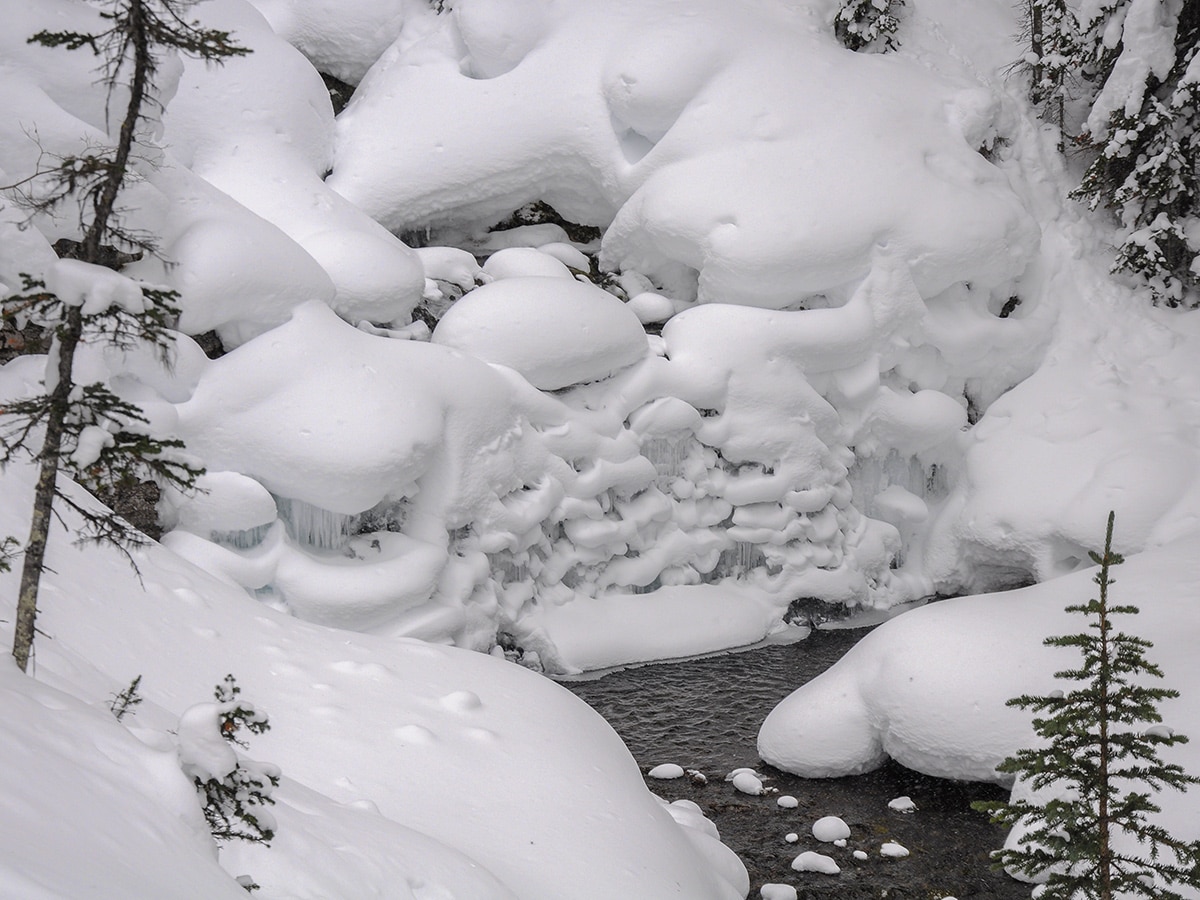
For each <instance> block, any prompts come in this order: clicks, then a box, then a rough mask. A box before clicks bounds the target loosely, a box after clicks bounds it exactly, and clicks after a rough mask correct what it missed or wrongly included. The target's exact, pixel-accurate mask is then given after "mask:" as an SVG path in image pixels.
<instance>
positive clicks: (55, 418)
mask: <svg viewBox="0 0 1200 900" xmlns="http://www.w3.org/2000/svg"><path fill="white" fill-rule="evenodd" d="M129 23H130V24H129V46H130V47H131V48H132V50H133V77H132V79H131V81H130V85H129V102H128V104H127V105H126V107H125V117H124V118H123V119H122V120H121V128H120V132H119V135H118V138H117V146H116V150H115V152H114V154H113V165H112V167H111V168H110V169H109V175H108V178H107V179H106V180H105V182H104V183H103V184H102V185H101V186H100V190H99V191H97V193H96V194H95V196H94V197H93V201H92V208H93V211H94V212H93V216H92V222H91V225H89V226H88V229H87V231H86V232H85V234H84V236H83V254H82V258H83V261H84V262H89V263H93V264H101V263H102V261H103V259H104V249H105V248H104V239H105V237H106V235H107V233H108V220H109V219H110V218H111V216H112V214H113V209H114V207H115V205H116V201H117V195H118V194H119V193H120V190H121V187H122V185H123V184H124V182H125V176H126V174H127V171H128V167H129V160H130V155H131V154H132V152H133V144H134V138H135V131H136V129H137V123H138V119H140V118H141V115H142V103H143V102H144V101H145V98H146V89H147V86H148V80H149V76H150V70H151V67H152V64H153V60H152V59H151V58H150V39H149V35H148V34H147V31H146V11H145V7H144V5H143V0H129ZM57 332H58V333H57V335H56V339H55V341H54V344H53V349H52V350H51V352H52V353H53V352H57V353H58V365H57V372H56V375H57V381H56V382H55V384H54V389H53V390H52V391H51V392H50V405H49V409H48V410H47V415H46V437H45V439H44V441H43V442H42V452H41V453H40V454H39V455H38V459H39V462H40V466H41V468H40V470H39V472H38V480H37V487H36V488H35V490H34V498H33V516H32V520H31V521H30V525H29V540H28V541H27V542H26V544H25V553H24V562H23V565H22V568H21V587H20V590H19V592H18V594H17V616H16V624H15V626H14V630H13V659H15V660H16V662H17V665H18V666H19V667H20V669H21V671H22V672H27V671H28V670H29V656H30V654H31V653H32V651H33V636H34V633H35V625H36V621H37V598H38V588H39V586H40V584H41V579H42V569H43V568H44V565H45V559H46V542H47V540H48V538H49V536H50V520H51V517H52V515H53V511H54V498H55V494H56V488H57V483H58V467H59V463H60V460H61V451H62V439H63V425H64V423H65V421H66V417H67V415H68V414H69V413H70V409H71V391H72V390H73V388H74V387H75V382H74V378H73V369H74V365H75V349H76V348H77V347H78V346H79V341H80V338H81V337H82V336H83V313H82V310H81V309H80V307H78V306H71V307H68V308H67V311H66V317H65V321H64V323H63V324H62V325H61V326H60V327H59V328H58V329H57ZM47 375H49V372H47Z"/></svg>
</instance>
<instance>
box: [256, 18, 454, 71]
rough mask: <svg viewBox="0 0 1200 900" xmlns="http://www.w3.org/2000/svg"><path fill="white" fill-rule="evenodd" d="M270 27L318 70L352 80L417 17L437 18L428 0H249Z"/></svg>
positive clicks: (410, 26)
mask: <svg viewBox="0 0 1200 900" xmlns="http://www.w3.org/2000/svg"><path fill="white" fill-rule="evenodd" d="M250 2H251V3H253V4H254V5H255V6H256V7H257V8H258V10H259V12H261V13H262V14H263V16H265V17H266V19H267V21H268V22H270V23H271V28H272V29H274V31H275V33H276V34H278V35H279V36H280V37H282V38H284V39H285V40H287V41H288V42H289V43H291V44H292V45H293V46H295V47H296V48H297V49H298V50H300V51H301V52H302V53H303V54H304V55H305V56H307V57H308V58H309V59H310V60H311V61H312V64H313V65H314V66H315V67H316V69H317V71H319V72H325V73H326V74H329V75H332V76H334V77H335V78H338V79H340V80H342V81H346V82H349V83H350V84H358V82H359V80H360V79H361V78H362V76H363V74H364V73H365V72H366V71H367V69H368V68H369V67H370V66H371V63H373V62H375V60H377V59H378V58H379V56H380V55H381V54H382V53H383V51H384V50H386V49H387V48H388V45H390V44H391V43H392V41H394V40H395V39H396V37H397V36H398V35H399V34H400V29H401V26H403V25H406V24H407V25H408V27H409V28H410V29H412V28H414V23H413V21H412V20H413V19H416V18H419V17H421V16H426V17H430V18H432V17H433V15H434V12H433V8H432V5H431V4H430V3H429V2H428V0H353V2H349V3H347V2H346V0H250Z"/></svg>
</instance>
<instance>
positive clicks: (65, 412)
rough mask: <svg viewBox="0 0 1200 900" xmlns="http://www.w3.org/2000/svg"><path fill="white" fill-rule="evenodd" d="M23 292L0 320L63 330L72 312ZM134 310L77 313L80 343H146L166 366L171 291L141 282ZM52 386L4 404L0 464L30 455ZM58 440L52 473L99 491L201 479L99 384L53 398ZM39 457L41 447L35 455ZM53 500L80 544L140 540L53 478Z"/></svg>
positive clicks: (48, 409) (35, 286)
mask: <svg viewBox="0 0 1200 900" xmlns="http://www.w3.org/2000/svg"><path fill="white" fill-rule="evenodd" d="M22 278H23V281H24V287H23V290H22V291H21V292H20V293H17V294H14V295H12V296H10V297H7V298H5V299H4V301H3V303H2V304H0V310H2V311H3V315H4V316H5V317H6V318H14V319H20V320H21V321H34V322H36V323H38V324H40V325H43V326H45V327H46V328H47V330H48V331H49V332H50V333H51V334H53V335H54V336H55V337H56V338H59V337H60V332H62V331H63V330H65V329H67V328H68V327H70V324H69V318H70V314H71V313H72V311H73V310H72V308H71V307H70V306H69V305H68V304H66V303H64V302H63V300H62V299H61V298H59V297H58V296H57V295H56V294H54V293H53V292H50V291H48V290H46V285H45V283H44V282H43V281H41V280H38V279H34V278H31V277H30V276H29V275H23V276H22ZM140 290H141V300H142V303H141V305H140V308H135V309H130V308H128V307H127V306H125V305H122V304H119V303H118V304H113V305H111V306H109V307H107V308H105V309H102V310H95V311H91V310H88V309H86V308H85V309H83V310H78V309H77V308H76V310H75V311H77V313H78V319H79V325H80V327H81V332H80V341H81V342H85V343H102V344H104V345H106V346H109V347H113V348H116V349H119V350H130V349H132V348H134V347H135V346H137V345H149V346H150V347H152V348H153V349H154V350H155V351H156V352H157V353H158V354H159V356H160V359H161V361H162V362H163V363H164V364H169V362H170V359H171V352H172V349H173V347H174V340H175V333H174V332H173V331H172V330H171V328H170V326H171V324H173V322H174V321H175V318H176V317H177V316H178V312H179V310H178V307H177V306H176V301H177V300H178V297H179V295H178V294H177V293H176V292H175V291H170V290H165V289H162V288H155V287H151V286H148V285H141V286H140ZM55 403H56V398H55V396H54V385H53V384H51V385H49V386H48V387H47V389H46V390H44V391H43V392H42V393H40V394H36V395H34V396H32V397H26V398H22V399H19V400H12V401H9V402H8V403H6V404H5V405H4V407H3V410H4V413H5V417H4V419H3V422H2V423H0V466H4V465H7V464H8V463H10V462H12V461H13V460H14V459H16V458H18V457H20V456H22V455H33V449H32V448H33V447H34V446H35V445H36V435H37V434H39V433H40V432H41V431H43V430H44V429H45V427H46V425H47V423H48V422H49V421H50V419H51V417H52V416H54V415H55V414H56V409H55ZM60 404H61V407H62V408H61V410H60V411H57V412H58V414H59V415H61V438H60V440H59V441H58V442H57V445H56V446H54V447H52V448H50V451H51V452H52V453H53V462H54V463H55V465H56V467H57V468H58V470H59V471H62V472H66V473H67V474H68V475H70V476H71V477H72V478H73V479H74V480H75V481H77V482H78V483H80V484H82V485H84V486H85V487H87V488H89V489H90V490H91V491H92V492H93V493H100V492H102V491H103V489H104V488H106V487H107V486H108V485H112V484H118V483H121V482H122V481H128V480H130V479H132V480H134V481H144V480H147V479H154V480H155V481H156V482H157V483H159V484H170V485H172V486H174V487H176V488H179V489H180V490H188V489H190V488H191V487H192V486H193V485H194V484H195V481H196V478H197V477H198V476H199V475H200V474H201V470H200V469H199V468H197V467H195V466H193V465H192V464H191V463H190V462H188V461H187V459H186V458H185V457H184V456H183V455H182V453H181V451H182V450H183V443H182V441H179V440H176V439H173V438H165V437H161V436H158V435H156V434H155V433H154V430H153V428H152V423H151V422H150V420H149V419H148V418H147V417H146V415H145V413H144V412H143V410H142V408H141V407H140V406H138V405H137V404H135V403H132V402H130V401H128V400H125V399H123V398H121V397H120V396H118V395H117V394H116V393H114V392H113V390H112V389H111V388H109V387H108V386H107V385H106V384H104V383H102V382H92V383H88V384H74V385H73V386H72V389H71V390H70V391H69V392H68V393H67V395H66V396H65V397H64V398H62V400H61V401H60ZM38 458H39V459H42V460H45V459H46V458H47V450H46V448H45V446H44V445H43V448H42V453H41V454H40V455H39V457H38ZM54 501H55V503H56V504H57V505H58V506H59V508H60V509H61V508H69V509H71V510H73V511H74V512H75V513H76V514H77V515H78V516H79V519H80V521H81V523H82V524H81V525H80V526H79V528H78V530H77V539H78V541H79V542H81V543H89V542H95V543H108V544H112V545H114V546H116V547H118V548H127V547H131V546H137V545H139V544H141V543H144V542H145V540H146V539H145V537H144V536H143V535H142V534H141V533H140V532H138V531H137V530H136V529H135V528H133V527H132V526H131V525H129V524H128V523H127V522H125V521H124V520H123V519H121V518H119V517H117V516H113V515H111V514H110V513H108V512H107V511H99V512H98V511H96V510H95V509H93V508H92V507H90V506H88V505H87V504H84V503H80V502H78V501H77V500H76V499H75V498H73V497H72V495H71V493H70V492H69V491H66V490H64V489H63V488H62V486H61V485H60V484H59V483H58V482H57V481H56V482H55V488H54Z"/></svg>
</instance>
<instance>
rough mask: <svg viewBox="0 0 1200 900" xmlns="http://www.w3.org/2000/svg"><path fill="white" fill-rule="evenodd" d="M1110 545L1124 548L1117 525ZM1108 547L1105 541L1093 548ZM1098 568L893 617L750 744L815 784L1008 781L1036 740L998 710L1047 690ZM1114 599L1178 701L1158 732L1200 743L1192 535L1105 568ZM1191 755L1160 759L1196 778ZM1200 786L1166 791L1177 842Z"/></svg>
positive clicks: (1021, 719)
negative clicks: (1053, 643) (1001, 768)
mask: <svg viewBox="0 0 1200 900" xmlns="http://www.w3.org/2000/svg"><path fill="white" fill-rule="evenodd" d="M1117 529H1118V530H1117V533H1116V536H1115V538H1114V545H1115V546H1116V547H1120V546H1121V532H1120V530H1119V529H1120V518H1119V516H1118V519H1117ZM1101 543H1102V540H1101ZM1094 573H1095V569H1094V568H1090V569H1085V570H1082V571H1079V572H1075V573H1073V574H1069V575H1064V576H1062V577H1059V578H1055V579H1053V580H1050V581H1047V582H1045V583H1043V584H1038V585H1033V586H1031V587H1027V588H1023V589H1021V590H1017V591H1009V592H1005V593H1003V594H984V595H979V596H973V597H962V598H956V599H952V600H946V601H944V602H940V603H935V604H931V605H929V606H925V607H922V608H920V609H916V610H913V611H911V612H908V613H905V614H904V615H903V616H899V617H897V618H895V619H893V620H891V621H889V622H887V623H885V624H883V625H881V626H879V627H878V628H877V629H876V630H875V631H873V632H871V633H870V634H869V635H867V636H866V637H865V638H863V640H862V641H860V642H859V643H858V644H856V645H855V647H854V648H853V649H852V650H851V651H850V652H849V653H847V654H846V656H845V657H844V658H843V659H842V660H840V661H839V662H838V663H836V664H835V665H834V666H833V667H831V668H830V669H829V670H828V671H826V672H824V673H823V674H822V675H820V676H818V677H817V678H816V679H814V680H813V681H811V682H810V683H808V684H807V685H805V686H804V687H802V688H800V689H798V690H797V691H796V692H794V693H793V694H792V695H791V696H789V697H788V698H787V699H785V700H784V701H783V702H782V703H781V704H779V706H777V707H776V708H775V710H773V711H772V712H771V714H770V715H769V716H768V717H767V719H766V721H765V722H764V723H763V725H762V728H761V730H760V732H759V737H758V748H759V754H760V755H761V756H762V758H763V760H764V761H766V762H768V763H770V764H771V765H774V766H777V767H778V768H781V769H784V770H786V771H789V772H794V773H797V774H801V775H805V776H810V777H837V776H842V775H849V774H855V773H859V772H865V771H869V770H871V769H874V768H876V767H877V766H879V765H880V764H881V763H882V762H883V761H884V760H886V759H887V758H889V757H890V758H892V759H895V760H896V761H897V762H899V763H901V764H902V765H905V766H907V767H909V768H912V769H916V770H917V771H920V772H925V773H927V774H930V775H936V776H940V777H945V778H956V779H963V780H973V781H994V782H1001V783H1003V782H1004V777H1003V776H1001V775H999V774H998V773H997V772H996V771H995V767H996V765H997V764H999V763H1000V761H1001V760H1003V759H1004V758H1005V757H1006V756H1008V755H1010V754H1012V753H1014V752H1015V751H1016V750H1018V749H1020V748H1022V747H1028V746H1032V742H1033V741H1034V740H1035V737H1034V734H1033V730H1032V725H1031V723H1030V719H1029V717H1028V716H1027V715H1026V714H1024V713H1021V712H1020V711H1018V710H1015V709H1013V708H1012V707H1008V706H1005V702H1006V701H1007V700H1008V699H1009V698H1011V697H1016V696H1019V695H1021V694H1035V695H1036V694H1042V693H1047V692H1049V691H1050V690H1053V689H1054V686H1055V684H1056V681H1055V679H1054V672H1056V671H1059V670H1062V669H1065V668H1067V667H1069V666H1070V665H1073V661H1074V660H1075V659H1076V658H1077V657H1076V656H1075V654H1074V652H1073V651H1071V650H1069V649H1068V650H1064V649H1060V648H1050V647H1045V646H1043V644H1042V638H1043V637H1046V636H1050V635H1059V634H1072V633H1075V632H1077V631H1078V630H1079V628H1080V617H1079V616H1078V615H1075V614H1068V613H1066V612H1065V611H1064V607H1065V606H1067V605H1068V604H1072V603H1084V602H1086V601H1087V599H1088V598H1089V597H1092V596H1095V591H1096V585H1095V584H1094V583H1093V582H1092V580H1091V577H1092V575H1093V574H1094ZM1113 577H1114V578H1115V579H1116V584H1114V585H1113V586H1112V588H1111V589H1110V594H1109V596H1110V598H1111V599H1113V600H1115V601H1116V602H1119V603H1122V604H1126V603H1128V604H1132V605H1133V606H1136V607H1138V608H1139V609H1140V610H1141V612H1140V613H1139V614H1138V615H1137V616H1136V617H1122V621H1120V623H1119V624H1120V626H1121V627H1122V629H1123V630H1126V631H1127V632H1129V633H1132V634H1137V635H1139V636H1142V637H1145V638H1146V639H1148V640H1150V641H1151V642H1152V643H1153V645H1154V646H1153V648H1152V649H1151V650H1149V651H1147V658H1148V659H1150V660H1151V661H1152V662H1155V663H1157V664H1158V665H1160V666H1161V668H1162V669H1163V671H1164V673H1165V678H1166V681H1165V682H1164V683H1165V684H1166V685H1178V686H1179V689H1180V691H1181V694H1182V696H1181V697H1180V698H1179V699H1177V700H1171V701H1167V702H1165V703H1164V704H1163V705H1162V707H1161V710H1160V711H1161V712H1162V714H1163V717H1164V720H1165V721H1164V722H1163V724H1164V725H1166V726H1167V727H1169V728H1172V729H1174V730H1175V731H1177V732H1180V733H1184V734H1197V733H1200V694H1197V692H1196V691H1193V690H1188V688H1187V685H1189V684H1191V682H1192V675H1193V673H1194V672H1195V656H1194V654H1193V653H1192V648H1193V647H1194V646H1195V642H1196V640H1197V639H1200V633H1198V631H1200V626H1198V625H1197V620H1196V617H1195V616H1194V615H1192V611H1191V604H1192V602H1193V601H1192V598H1193V597H1194V596H1195V595H1196V592H1197V590H1198V589H1200V542H1198V539H1197V537H1196V536H1195V535H1192V536H1189V537H1186V538H1181V539H1179V540H1177V541H1175V542H1173V543H1171V544H1169V545H1167V546H1165V547H1161V548H1157V549H1154V550H1147V551H1144V552H1142V553H1138V554H1134V555H1130V556H1129V557H1128V558H1127V561H1126V562H1125V563H1124V564H1123V565H1121V566H1118V567H1115V568H1114V569H1113ZM1195 747H1196V745H1195V744H1187V745H1183V746H1179V747H1173V748H1171V749H1170V751H1169V752H1167V751H1164V753H1163V756H1164V758H1165V759H1168V760H1169V761H1174V762H1178V763H1179V764H1180V765H1182V766H1183V768H1184V769H1185V770H1186V771H1192V772H1194V771H1197V770H1198V769H1200V755H1198V752H1197V750H1196V749H1195ZM1194 794H1195V789H1191V790H1189V791H1188V792H1186V793H1175V792H1162V793H1159V794H1158V795H1157V796H1156V798H1155V802H1156V803H1158V804H1159V805H1160V806H1161V807H1162V810H1163V811H1162V813H1161V815H1160V816H1157V817H1156V820H1157V821H1158V822H1159V824H1161V825H1162V826H1163V827H1164V828H1166V829H1167V830H1168V831H1169V832H1170V833H1172V834H1173V835H1175V836H1177V837H1178V838H1180V839H1181V840H1195V839H1196V838H1197V837H1200V824H1198V823H1197V821H1196V818H1195V815H1194V812H1195V808H1196V798H1195V796H1194Z"/></svg>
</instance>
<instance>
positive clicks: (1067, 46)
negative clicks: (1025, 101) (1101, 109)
mask: <svg viewBox="0 0 1200 900" xmlns="http://www.w3.org/2000/svg"><path fill="white" fill-rule="evenodd" d="M1025 29H1026V35H1025V36H1026V38H1027V39H1028V41H1029V52H1028V53H1027V54H1026V55H1025V58H1024V59H1023V60H1022V63H1023V65H1024V67H1025V68H1026V69H1027V70H1028V72H1029V99H1030V101H1031V102H1032V103H1033V104H1034V105H1035V106H1036V107H1037V108H1038V109H1039V110H1040V112H1041V115H1042V118H1044V119H1045V120H1046V121H1048V122H1050V123H1052V124H1053V125H1055V126H1056V127H1057V128H1058V133H1059V150H1063V149H1064V148H1065V145H1066V129H1067V123H1066V104H1067V100H1068V99H1069V93H1070V90H1071V87H1072V84H1073V79H1074V76H1075V66H1076V65H1077V60H1078V57H1079V40H1080V36H1079V24H1078V22H1077V21H1076V19H1075V14H1074V12H1072V11H1071V9H1070V8H1068V6H1067V3H1066V0H1027V2H1026V6H1025Z"/></svg>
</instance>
